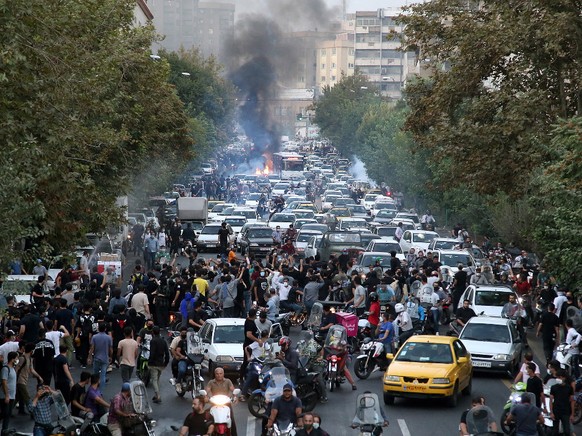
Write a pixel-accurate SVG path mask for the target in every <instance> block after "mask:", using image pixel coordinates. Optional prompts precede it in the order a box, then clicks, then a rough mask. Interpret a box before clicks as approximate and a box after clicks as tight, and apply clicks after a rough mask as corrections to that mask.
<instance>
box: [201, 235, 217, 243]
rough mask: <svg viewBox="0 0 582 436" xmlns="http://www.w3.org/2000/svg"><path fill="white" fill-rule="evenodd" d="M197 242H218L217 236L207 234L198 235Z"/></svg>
mask: <svg viewBox="0 0 582 436" xmlns="http://www.w3.org/2000/svg"><path fill="white" fill-rule="evenodd" d="M198 240H199V241H218V234H216V235H209V234H207V233H206V234H200V235H198Z"/></svg>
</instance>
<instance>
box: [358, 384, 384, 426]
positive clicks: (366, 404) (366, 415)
mask: <svg viewBox="0 0 582 436" xmlns="http://www.w3.org/2000/svg"><path fill="white" fill-rule="evenodd" d="M383 426H384V418H383V415H382V410H381V409H380V401H379V400H378V395H376V394H373V393H370V392H368V393H365V394H360V395H358V398H357V399H356V416H355V417H354V419H353V420H352V428H357V429H359V430H360V436H379V435H381V434H382V427H383Z"/></svg>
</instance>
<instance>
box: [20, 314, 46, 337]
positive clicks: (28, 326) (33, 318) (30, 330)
mask: <svg viewBox="0 0 582 436" xmlns="http://www.w3.org/2000/svg"><path fill="white" fill-rule="evenodd" d="M41 328H42V324H41V322H40V316H38V312H37V310H36V308H35V307H34V306H32V305H30V306H25V307H24V316H23V317H22V320H21V321H20V332H19V334H20V338H21V340H23V341H24V342H36V341H37V340H38V334H39V330H40V329H41Z"/></svg>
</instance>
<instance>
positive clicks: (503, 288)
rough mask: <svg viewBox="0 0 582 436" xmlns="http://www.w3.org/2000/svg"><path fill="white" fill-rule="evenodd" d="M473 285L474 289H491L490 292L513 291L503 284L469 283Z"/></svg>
mask: <svg viewBox="0 0 582 436" xmlns="http://www.w3.org/2000/svg"><path fill="white" fill-rule="evenodd" d="M470 286H474V287H475V290H476V291H491V292H499V291H501V292H511V293H514V290H513V289H512V288H511V287H509V286H505V285H470Z"/></svg>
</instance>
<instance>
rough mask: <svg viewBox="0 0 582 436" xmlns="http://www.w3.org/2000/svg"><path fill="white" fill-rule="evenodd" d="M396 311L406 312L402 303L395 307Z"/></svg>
mask: <svg viewBox="0 0 582 436" xmlns="http://www.w3.org/2000/svg"><path fill="white" fill-rule="evenodd" d="M394 310H395V311H396V313H401V312H404V305H403V304H402V303H398V304H397V305H396V306H394Z"/></svg>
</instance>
